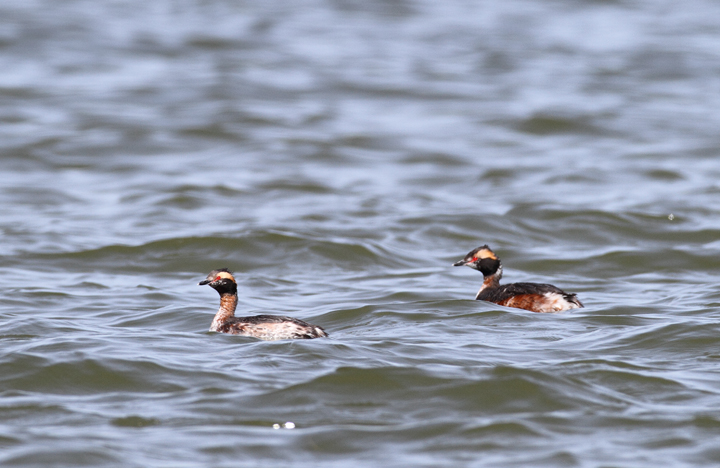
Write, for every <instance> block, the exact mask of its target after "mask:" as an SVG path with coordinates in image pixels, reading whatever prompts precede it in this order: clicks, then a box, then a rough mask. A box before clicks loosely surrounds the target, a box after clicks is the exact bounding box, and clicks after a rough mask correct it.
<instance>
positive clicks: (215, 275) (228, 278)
mask: <svg viewBox="0 0 720 468" xmlns="http://www.w3.org/2000/svg"><path fill="white" fill-rule="evenodd" d="M198 284H199V285H200V286H202V285H204V284H209V285H210V287H211V288H213V289H214V290H215V291H217V292H219V293H220V294H221V295H222V294H227V293H230V294H235V293H237V283H236V282H235V277H234V276H233V274H232V272H231V271H230V270H228V269H227V268H220V269H219V270H213V271H211V272H210V273H208V275H207V278H205V279H204V280H203V281H200V282H199V283H198Z"/></svg>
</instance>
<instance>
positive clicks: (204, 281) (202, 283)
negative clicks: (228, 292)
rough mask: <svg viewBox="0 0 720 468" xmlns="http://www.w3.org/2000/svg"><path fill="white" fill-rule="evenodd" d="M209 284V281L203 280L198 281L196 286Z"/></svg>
mask: <svg viewBox="0 0 720 468" xmlns="http://www.w3.org/2000/svg"><path fill="white" fill-rule="evenodd" d="M209 283H212V281H210V280H203V281H200V282H199V283H198V286H202V285H204V284H209Z"/></svg>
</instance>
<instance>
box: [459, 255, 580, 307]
mask: <svg viewBox="0 0 720 468" xmlns="http://www.w3.org/2000/svg"><path fill="white" fill-rule="evenodd" d="M462 265H466V266H469V267H470V268H472V269H475V270H477V271H479V272H480V273H482V274H483V277H484V279H483V284H482V287H481V288H480V291H478V293H477V296H475V299H477V300H481V301H488V302H494V303H495V304H499V305H502V306H506V307H516V308H518V309H525V310H530V311H533V312H560V311H563V310H569V309H578V308H580V307H583V305H582V303H581V302H580V300H578V298H577V297H576V295H575V294H569V293H566V292H565V291H563V290H562V289H560V288H557V287H555V286H553V285H552V284H540V283H512V284H505V285H502V286H500V278H502V272H503V270H502V264H500V259H499V258H498V257H497V255H495V252H493V251H492V250H490V247H488V246H487V245H483V246H481V247H478V248H477V249H475V250H471V251H470V253H468V254H467V255H465V258H463V259H462V260H460V261H459V262H455V263H453V266H462Z"/></svg>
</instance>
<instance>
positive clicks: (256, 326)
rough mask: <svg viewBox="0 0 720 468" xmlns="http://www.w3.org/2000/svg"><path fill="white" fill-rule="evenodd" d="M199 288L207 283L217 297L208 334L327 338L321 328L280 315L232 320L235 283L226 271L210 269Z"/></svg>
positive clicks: (268, 337)
mask: <svg viewBox="0 0 720 468" xmlns="http://www.w3.org/2000/svg"><path fill="white" fill-rule="evenodd" d="M198 284H199V285H201V286H202V285H204V284H209V285H210V287H211V288H213V289H214V290H215V291H217V292H218V293H219V294H220V310H218V311H217V314H215V318H214V319H213V321H212V324H211V325H210V331H214V332H219V333H230V334H233V335H244V336H252V337H255V338H259V339H261V340H289V339H310V338H320V337H327V336H328V334H327V333H325V330H323V329H322V328H320V327H318V326H315V325H310V324H309V323H307V322H303V321H302V320H298V319H295V318H292V317H283V316H280V315H255V316H252V317H235V308H236V307H237V303H238V296H237V283H236V282H235V277H234V276H233V275H232V273H231V272H230V271H229V270H228V269H227V268H221V269H219V270H213V271H211V272H210V273H209V274H208V275H207V278H205V280H204V281H200V282H199V283H198Z"/></svg>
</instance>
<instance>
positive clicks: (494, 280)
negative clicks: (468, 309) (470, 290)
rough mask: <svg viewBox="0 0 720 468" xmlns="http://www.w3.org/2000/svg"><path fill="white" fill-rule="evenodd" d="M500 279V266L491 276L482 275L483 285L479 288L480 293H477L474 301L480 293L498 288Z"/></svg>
mask: <svg viewBox="0 0 720 468" xmlns="http://www.w3.org/2000/svg"><path fill="white" fill-rule="evenodd" d="M500 278H502V266H500V267H499V268H498V269H497V271H495V273H493V274H491V275H483V284H482V286H481V287H480V291H478V293H477V296H475V299H477V298H478V297H479V296H480V293H481V292H483V291H485V290H486V289H493V288H497V287H499V286H500Z"/></svg>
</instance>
